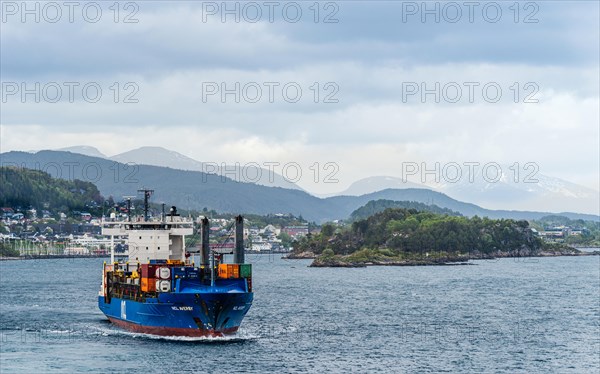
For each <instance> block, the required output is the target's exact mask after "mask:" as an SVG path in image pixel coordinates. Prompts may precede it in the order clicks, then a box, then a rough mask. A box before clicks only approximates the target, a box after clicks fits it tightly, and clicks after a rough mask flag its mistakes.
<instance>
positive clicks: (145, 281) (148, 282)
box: [141, 278, 156, 292]
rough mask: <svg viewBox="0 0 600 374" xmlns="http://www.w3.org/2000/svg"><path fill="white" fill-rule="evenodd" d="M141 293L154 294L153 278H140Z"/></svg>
mask: <svg viewBox="0 0 600 374" xmlns="http://www.w3.org/2000/svg"><path fill="white" fill-rule="evenodd" d="M141 281H142V284H141V289H142V292H154V291H156V281H155V280H154V278H141Z"/></svg>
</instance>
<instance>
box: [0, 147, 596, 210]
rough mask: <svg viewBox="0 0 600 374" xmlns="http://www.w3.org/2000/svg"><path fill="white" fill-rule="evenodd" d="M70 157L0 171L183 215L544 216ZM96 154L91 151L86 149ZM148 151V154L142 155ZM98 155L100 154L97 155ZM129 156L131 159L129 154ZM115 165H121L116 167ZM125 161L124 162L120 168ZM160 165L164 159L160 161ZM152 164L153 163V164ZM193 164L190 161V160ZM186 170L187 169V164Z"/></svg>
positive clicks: (36, 159) (32, 159) (410, 194)
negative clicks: (38, 174) (143, 191)
mask: <svg viewBox="0 0 600 374" xmlns="http://www.w3.org/2000/svg"><path fill="white" fill-rule="evenodd" d="M74 151H75V150H74V149H71V150H70V151H64V150H63V151H39V152H36V153H27V152H17V151H12V152H6V153H2V154H0V163H1V164H2V166H11V165H12V166H19V167H26V168H30V169H40V170H43V171H46V172H48V173H50V174H51V175H52V176H54V177H59V178H64V179H74V178H75V179H81V180H84V181H89V182H92V183H94V184H95V185H96V186H98V189H99V190H100V192H101V193H102V194H103V195H104V196H113V197H114V198H115V199H118V198H119V197H121V196H126V195H134V194H135V193H136V190H137V189H139V188H141V187H150V188H153V189H154V190H155V195H154V197H153V201H154V202H165V203H167V204H170V205H177V206H180V207H182V208H187V209H197V210H200V209H203V208H208V209H215V210H216V211H219V212H231V213H256V214H268V213H292V214H294V215H297V216H300V215H301V216H303V217H304V218H305V219H308V220H311V221H316V222H324V221H328V220H336V219H346V218H348V216H349V215H350V214H351V213H352V212H353V211H354V210H355V209H357V208H359V207H361V206H363V205H365V204H366V203H368V202H369V201H371V200H379V199H386V200H394V201H416V202H420V203H425V204H435V205H437V206H439V207H442V208H448V209H451V210H454V211H458V212H460V213H462V214H464V215H466V216H473V215H479V216H487V217H490V218H514V219H539V218H541V217H543V216H545V215H548V214H557V213H556V212H554V213H550V212H548V211H516V210H490V209H484V208H482V207H480V206H478V205H475V204H472V203H466V202H462V201H459V200H456V199H453V198H451V197H449V196H448V195H446V194H444V193H441V192H438V191H433V190H431V189H426V188H412V186H411V187H409V188H402V189H398V188H388V189H384V190H381V191H376V192H371V193H365V194H361V195H359V196H349V195H344V196H330V197H325V198H323V197H317V196H313V195H311V194H309V193H307V192H305V191H302V190H300V189H292V188H282V187H269V186H264V185H260V184H255V183H245V182H239V181H235V180H233V179H230V178H228V177H226V176H220V175H218V174H213V173H205V172H202V171H196V170H182V169H179V168H177V169H176V168H173V167H167V166H154V165H144V164H138V163H135V164H131V162H134V161H129V160H132V158H130V157H124V156H122V155H123V154H121V155H117V156H114V159H113V158H107V157H97V156H89V155H85V154H81V153H75V152H74ZM85 151H86V152H88V154H92V155H93V154H96V152H94V151H93V149H89V148H88V149H85ZM144 151H148V149H144ZM98 153H99V152H98ZM130 156H131V154H130ZM173 157H176V155H173ZM118 160H120V161H118ZM125 160H127V161H126V162H125ZM163 160H164V158H163ZM155 161H156V160H155ZM192 161H194V160H192ZM127 162H128V163H129V164H128V163H127ZM188 165H192V163H191V162H190V163H189V164H188ZM559 214H561V215H564V216H566V217H569V218H571V219H586V220H597V219H598V216H597V215H591V214H580V213H569V212H566V213H559Z"/></svg>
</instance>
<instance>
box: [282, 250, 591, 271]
mask: <svg viewBox="0 0 600 374" xmlns="http://www.w3.org/2000/svg"><path fill="white" fill-rule="evenodd" d="M580 256H600V251H593V252H582V251H578V252H572V251H559V250H556V251H542V252H539V253H535V254H526V255H519V254H517V255H515V254H514V253H502V252H500V253H495V254H494V255H484V254H480V255H476V256H449V257H441V258H413V259H393V258H390V259H389V260H387V259H381V260H369V261H346V260H347V256H339V255H338V256H334V257H329V258H322V257H321V256H317V255H315V254H314V253H312V252H303V253H299V254H291V255H290V256H284V257H282V258H284V259H288V260H313V261H312V263H311V264H310V265H309V266H308V267H315V268H319V267H344V268H364V267H367V266H464V265H476V264H473V263H471V262H470V261H473V260H495V259H499V258H541V257H580Z"/></svg>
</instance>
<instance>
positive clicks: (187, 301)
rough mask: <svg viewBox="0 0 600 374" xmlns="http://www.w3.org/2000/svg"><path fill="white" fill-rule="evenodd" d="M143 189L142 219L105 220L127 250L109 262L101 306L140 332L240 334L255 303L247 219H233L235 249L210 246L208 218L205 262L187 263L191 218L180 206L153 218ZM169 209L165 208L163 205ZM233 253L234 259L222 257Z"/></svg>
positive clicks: (204, 229) (120, 322)
mask: <svg viewBox="0 0 600 374" xmlns="http://www.w3.org/2000/svg"><path fill="white" fill-rule="evenodd" d="M141 191H142V192H143V193H144V216H143V217H136V218H132V217H131V216H130V215H129V216H128V218H127V220H125V221H117V220H114V219H111V220H110V221H105V222H103V225H102V233H103V234H104V235H108V236H110V237H111V243H112V244H114V238H115V237H127V238H128V252H127V256H125V258H124V259H122V260H120V261H118V262H115V260H114V255H115V254H114V245H111V247H112V249H111V264H104V269H103V272H102V286H101V289H100V293H99V296H98V306H99V307H100V310H102V312H103V313H104V314H105V315H106V316H107V317H108V319H109V320H110V321H111V322H112V323H113V324H115V325H117V326H119V327H122V328H124V329H126V330H129V331H132V332H139V333H147V334H155V335H167V336H223V335H228V334H233V333H235V332H236V331H237V330H238V328H239V327H240V324H241V323H242V319H243V318H244V316H245V315H246V313H247V312H248V310H249V309H250V306H251V305H252V300H253V293H252V268H251V265H250V264H245V263H244V243H243V222H244V221H243V218H242V217H241V216H238V217H236V220H235V245H234V248H233V249H225V248H215V249H213V250H211V249H210V246H209V238H208V235H209V234H208V233H209V221H208V219H207V218H203V219H202V220H201V233H202V235H201V237H202V239H201V242H202V245H201V246H200V253H199V254H200V258H201V263H200V264H198V266H196V264H195V263H194V262H191V261H190V260H189V256H190V254H189V253H188V251H186V247H185V237H186V235H191V234H192V233H193V231H194V228H193V222H192V221H191V220H188V219H185V218H182V217H180V216H179V215H178V214H177V209H176V208H175V207H172V208H171V212H170V213H169V214H168V215H165V214H164V212H163V214H162V216H161V217H160V219H150V218H149V216H148V199H149V197H150V195H151V193H152V191H151V190H141ZM163 210H164V209H163ZM228 253H232V254H233V263H232V264H226V263H224V262H223V255H224V254H228Z"/></svg>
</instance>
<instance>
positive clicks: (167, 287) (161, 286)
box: [156, 279, 171, 292]
mask: <svg viewBox="0 0 600 374" xmlns="http://www.w3.org/2000/svg"><path fill="white" fill-rule="evenodd" d="M156 291H157V292H169V291H171V281H168V280H160V279H157V280H156Z"/></svg>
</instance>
